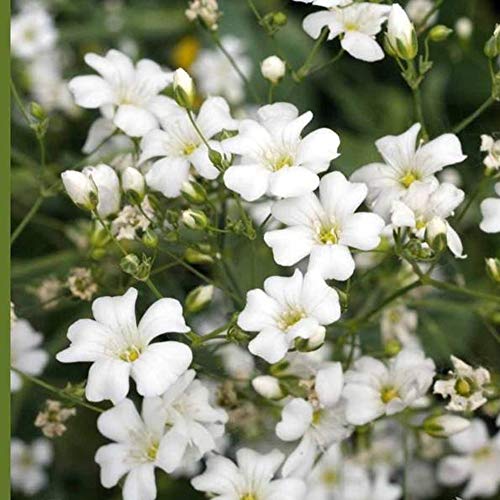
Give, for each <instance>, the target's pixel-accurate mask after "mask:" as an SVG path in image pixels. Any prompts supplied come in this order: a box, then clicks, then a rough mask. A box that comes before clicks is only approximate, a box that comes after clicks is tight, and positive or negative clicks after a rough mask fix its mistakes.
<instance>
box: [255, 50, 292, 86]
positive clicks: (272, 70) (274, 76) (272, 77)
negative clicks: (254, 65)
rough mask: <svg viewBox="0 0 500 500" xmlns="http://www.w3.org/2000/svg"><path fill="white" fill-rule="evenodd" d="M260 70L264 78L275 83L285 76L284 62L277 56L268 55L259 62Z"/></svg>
mask: <svg viewBox="0 0 500 500" xmlns="http://www.w3.org/2000/svg"><path fill="white" fill-rule="evenodd" d="M260 71H261V73H262V76H263V77H264V78H265V79H266V80H269V81H270V82H271V83H274V84H276V83H278V82H279V81H280V80H281V79H282V78H283V77H284V76H285V73H286V64H285V61H283V60H281V59H280V58H279V57H278V56H270V57H267V58H266V59H264V60H263V61H262V62H261V64H260Z"/></svg>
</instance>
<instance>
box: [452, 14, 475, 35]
mask: <svg viewBox="0 0 500 500" xmlns="http://www.w3.org/2000/svg"><path fill="white" fill-rule="evenodd" d="M455 31H456V33H457V35H458V37H459V38H461V39H462V40H468V39H469V38H470V37H471V35H472V32H473V31H474V24H473V23H472V21H471V19H470V18H468V17H460V18H458V19H457V21H456V22H455Z"/></svg>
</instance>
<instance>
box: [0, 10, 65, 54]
mask: <svg viewBox="0 0 500 500" xmlns="http://www.w3.org/2000/svg"><path fill="white" fill-rule="evenodd" d="M57 36H58V35H57V31H56V28H55V26H54V21H53V20H52V17H51V16H50V14H49V13H48V12H47V10H46V9H45V8H44V7H43V6H42V5H41V4H40V3H38V2H29V3H27V4H26V5H24V6H23V8H22V9H21V11H20V12H19V13H18V14H16V15H14V16H13V17H12V20H11V24H10V45H11V50H12V54H13V55H14V56H16V57H20V58H22V59H34V58H36V57H38V56H39V55H41V54H43V53H44V52H48V51H50V50H52V49H53V48H54V47H55V44H56V41H57Z"/></svg>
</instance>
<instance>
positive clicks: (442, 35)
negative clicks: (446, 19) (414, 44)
mask: <svg viewBox="0 0 500 500" xmlns="http://www.w3.org/2000/svg"><path fill="white" fill-rule="evenodd" d="M452 33H453V30H452V29H450V28H448V26H445V25H444V24H438V25H437V26H434V28H432V29H431V30H430V31H429V40H430V41H431V42H443V41H444V40H446V39H447V38H448V37H449V36H450V35H451V34H452Z"/></svg>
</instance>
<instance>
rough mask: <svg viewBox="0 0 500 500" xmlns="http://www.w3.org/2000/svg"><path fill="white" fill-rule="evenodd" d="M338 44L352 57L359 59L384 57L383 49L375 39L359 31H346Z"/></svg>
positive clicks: (378, 59)
mask: <svg viewBox="0 0 500 500" xmlns="http://www.w3.org/2000/svg"><path fill="white" fill-rule="evenodd" d="M340 44H341V45H342V48H343V49H344V50H345V51H346V52H348V53H349V54H351V56H352V57H355V58H356V59H360V60H361V61H367V62H374V61H380V60H381V59H383V58H384V51H383V50H382V47H380V45H379V44H378V43H377V41H376V40H375V39H374V38H372V37H371V36H369V35H366V34H365V33H360V32H359V31H347V32H346V33H345V35H344V38H342V41H341V42H340Z"/></svg>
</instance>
